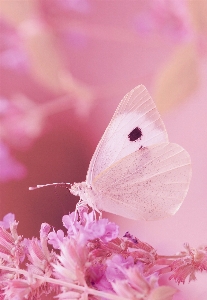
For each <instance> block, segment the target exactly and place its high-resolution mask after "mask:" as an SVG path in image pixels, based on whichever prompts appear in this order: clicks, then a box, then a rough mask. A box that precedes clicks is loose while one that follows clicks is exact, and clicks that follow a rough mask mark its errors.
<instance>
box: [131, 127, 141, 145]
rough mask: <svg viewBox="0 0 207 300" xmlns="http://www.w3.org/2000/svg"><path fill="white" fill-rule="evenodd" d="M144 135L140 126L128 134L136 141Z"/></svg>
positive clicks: (132, 140)
mask: <svg viewBox="0 0 207 300" xmlns="http://www.w3.org/2000/svg"><path fill="white" fill-rule="evenodd" d="M141 136H142V131H141V129H140V128H139V127H136V128H134V129H133V130H132V131H131V132H130V133H129V134H128V138H129V140H130V142H134V141H136V140H138V139H140V138H141Z"/></svg>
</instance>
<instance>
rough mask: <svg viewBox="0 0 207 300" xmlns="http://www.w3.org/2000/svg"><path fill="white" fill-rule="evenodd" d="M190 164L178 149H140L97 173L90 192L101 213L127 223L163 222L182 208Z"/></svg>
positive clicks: (173, 146)
mask: <svg viewBox="0 0 207 300" xmlns="http://www.w3.org/2000/svg"><path fill="white" fill-rule="evenodd" d="M190 178H191V161H190V156H189V154H188V153H187V152H186V151H185V150H184V149H183V148H182V147H180V146H179V145H177V144H172V143H164V144H157V145H153V146H150V147H148V148H142V149H140V150H138V151H135V152H133V153H131V154H129V155H128V156H126V157H124V158H123V159H121V160H120V161H118V162H117V163H115V164H113V165H112V166H110V168H107V169H106V170H104V171H103V172H102V173H100V174H99V175H98V176H97V177H96V178H95V180H94V182H93V184H92V188H93V190H94V192H95V193H96V199H97V200H96V201H97V202H96V203H95V204H96V206H97V208H98V209H100V210H104V211H107V212H111V213H114V214H118V215H121V216H124V217H126V218H130V219H135V220H139V219H144V220H156V219H161V218H165V217H167V216H169V215H173V214H175V212H176V211H177V210H178V209H179V207H180V206H181V204H182V202H183V200H184V198H185V196H186V193H187V191H188V188H189V182H190Z"/></svg>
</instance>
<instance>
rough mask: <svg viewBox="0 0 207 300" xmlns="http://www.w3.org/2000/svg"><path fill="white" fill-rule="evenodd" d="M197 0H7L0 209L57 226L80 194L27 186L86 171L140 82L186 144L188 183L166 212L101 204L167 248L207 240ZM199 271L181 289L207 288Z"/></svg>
mask: <svg viewBox="0 0 207 300" xmlns="http://www.w3.org/2000/svg"><path fill="white" fill-rule="evenodd" d="M166 3H167V4H166ZM196 3H197V4H196V5H194V1H178V0H174V1H173V0H171V1H170V0H169V1H161V0H157V1H156V0H154V1H153V0H151V1H131V0H130V1H127V0H120V1H97V0H93V1H92V0H90V1H87V0H85V1H83V0H82V1H80V0H79V1H78V0H59V1H58V0H50V1H49V0H39V1H38V0H33V1H32V0H31V1H24V0H19V1H6V0H5V1H1V3H0V8H1V11H0V143H1V144H0V155H1V156H2V157H3V158H2V157H0V181H1V182H0V183H1V189H0V217H1V218H2V217H3V216H4V215H5V214H6V213H8V212H13V213H14V214H15V215H16V219H17V220H18V221H20V223H19V233H20V234H23V235H24V236H25V237H26V236H28V237H31V236H32V235H35V236H38V234H39V227H40V224H41V223H42V222H48V223H50V224H51V225H53V226H54V227H55V228H56V229H59V228H60V227H61V217H62V216H63V214H67V213H68V211H72V210H74V208H75V204H76V202H77V200H78V199H76V198H75V197H74V196H72V195H70V194H69V192H68V191H67V190H66V189H61V188H56V189H55V188H54V187H48V188H44V189H40V190H35V191H28V187H29V186H35V185H37V184H43V183H51V182H72V183H73V182H79V181H83V180H84V179H85V175H86V172H87V168H88V164H89V161H90V158H91V156H92V154H93V152H94V150H95V147H96V145H97V143H98V141H99V139H100V138H101V135H102V134H103V131H104V130H105V128H106V126H107V125H108V123H109V121H110V118H111V116H112V115H113V113H114V110H115V108H116V106H117V105H118V103H119V101H120V100H121V98H122V97H123V96H124V95H125V93H127V92H128V91H129V90H130V89H131V88H133V87H135V86H136V85H138V84H144V85H145V86H146V87H147V89H148V90H149V92H150V94H151V95H152V97H153V99H154V100H155V101H156V103H157V106H158V109H159V111H160V113H161V115H162V117H163V120H164V122H165V125H166V128H167V131H168V134H169V139H170V141H171V142H175V143H178V144H180V145H182V146H183V147H184V148H185V149H186V150H187V151H188V152H189V153H190V155H191V159H192V168H193V177H192V181H191V185H190V189H189V192H188V195H187V197H186V199H185V201H184V203H183V205H182V206H181V208H180V210H179V211H178V212H177V214H176V215H175V216H173V217H171V218H169V219H166V220H161V221H156V222H134V221H130V220H127V219H124V218H121V217H118V216H114V215H109V214H104V216H107V217H108V218H110V220H114V221H116V222H117V223H118V224H119V225H120V233H121V234H123V233H124V232H126V231H130V232H131V233H132V234H134V235H136V236H137V237H138V238H139V239H141V240H143V241H146V242H148V243H150V244H151V245H152V246H154V247H155V248H156V249H157V250H158V253H160V254H169V255H170V254H174V253H176V252H178V251H181V250H182V249H183V248H182V247H183V243H189V244H190V245H191V246H192V247H195V248H196V247H198V246H200V245H204V244H205V245H206V244H207V230H206V228H207V218H206V212H207V198H206V194H207V184H206V183H207V159H206V153H207V141H206V139H207V117H206V112H207V104H206V103H207V102H206V99H207V85H206V82H207V55H206V53H207V44H206V40H207V17H206V14H204V13H203V12H204V11H205V9H207V5H206V1H198V2H196ZM2 145H4V146H2ZM1 147H2V149H3V148H4V147H6V148H5V149H6V150H5V149H4V151H3V150H2V149H1ZM3 152H5V153H6V154H4V155H3V154H2V153H3ZM8 157H9V158H8ZM197 277H198V280H197V281H196V282H191V283H190V284H188V283H187V282H186V284H185V285H184V286H182V285H180V286H179V287H178V288H179V289H180V290H181V292H180V293H178V294H177V296H175V297H174V300H181V299H182V300H204V299H207V287H206V279H207V274H206V273H203V274H198V275H197ZM172 284H173V283H172ZM175 286H176V285H175Z"/></svg>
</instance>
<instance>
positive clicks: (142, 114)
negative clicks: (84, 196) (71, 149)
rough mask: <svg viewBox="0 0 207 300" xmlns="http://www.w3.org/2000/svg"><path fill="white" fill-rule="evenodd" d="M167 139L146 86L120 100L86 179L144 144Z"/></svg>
mask: <svg viewBox="0 0 207 300" xmlns="http://www.w3.org/2000/svg"><path fill="white" fill-rule="evenodd" d="M166 142H168V136H167V132H166V129H165V126H164V123H163V122H162V120H161V118H160V115H159V113H158V111H157V109H156V106H155V103H154V102H153V100H152V98H151V97H150V95H149V93H148V92H147V90H146V88H145V87H144V86H143V85H139V86H137V87H136V88H134V89H133V90H131V91H130V92H129V93H128V94H127V95H126V96H125V97H124V98H123V99H122V101H121V102H120V104H119V106H118V108H117V110H116V111H115V114H114V116H113V118H112V120H111V122H110V123H109V125H108V127H107V128H106V131H105V132H104V134H103V136H102V138H101V140H100V142H99V144H98V146H97V148H96V150H95V152H94V155H93V157H92V159H91V162H90V165H89V169H88V172H87V176H86V182H87V183H88V184H90V185H91V184H92V181H93V179H94V178H95V177H96V176H97V175H99V174H100V173H101V172H102V171H103V170H105V169H106V168H108V167H109V166H110V165H112V164H114V163H115V162H117V161H119V160H120V159H122V158H123V157H125V156H127V155H129V154H130V153H133V152H135V151H136V150H138V149H140V148H142V147H148V146H150V145H153V144H158V143H166Z"/></svg>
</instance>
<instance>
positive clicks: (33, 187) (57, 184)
mask: <svg viewBox="0 0 207 300" xmlns="http://www.w3.org/2000/svg"><path fill="white" fill-rule="evenodd" d="M50 185H55V186H61V187H66V188H68V189H69V188H70V187H71V183H69V182H68V183H65V182H54V183H47V184H38V185H37V186H30V187H29V190H30V191H33V190H36V189H40V188H42V187H45V186H50Z"/></svg>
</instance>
